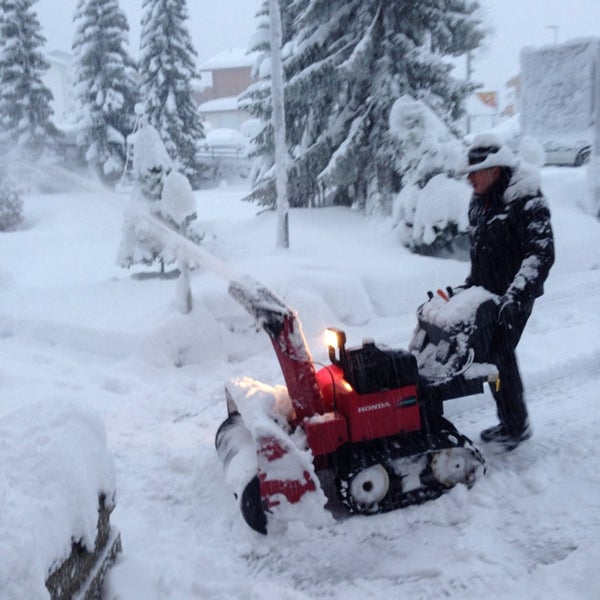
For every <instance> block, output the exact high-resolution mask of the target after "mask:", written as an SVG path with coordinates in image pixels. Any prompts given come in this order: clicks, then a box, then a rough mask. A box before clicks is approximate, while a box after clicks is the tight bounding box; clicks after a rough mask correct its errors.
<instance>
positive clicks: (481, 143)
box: [461, 133, 517, 173]
mask: <svg viewBox="0 0 600 600" xmlns="http://www.w3.org/2000/svg"><path fill="white" fill-rule="evenodd" d="M516 165H517V157H516V156H515V155H514V154H513V152H512V150H511V149H510V148H509V147H508V146H507V145H506V144H505V143H504V140H503V139H502V138H501V137H500V136H499V135H497V134H495V133H478V134H477V135H476V136H475V137H474V138H473V141H472V142H471V144H470V146H469V148H468V150H467V156H466V161H465V164H464V166H463V168H462V169H461V171H462V172H463V173H473V171H481V170H482V169H489V168H490V167H511V168H513V167H515V166H516Z"/></svg>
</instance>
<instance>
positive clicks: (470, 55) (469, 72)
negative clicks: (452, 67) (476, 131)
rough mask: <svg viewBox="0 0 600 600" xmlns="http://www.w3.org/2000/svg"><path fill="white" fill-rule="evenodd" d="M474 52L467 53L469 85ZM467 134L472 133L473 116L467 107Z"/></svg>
mask: <svg viewBox="0 0 600 600" xmlns="http://www.w3.org/2000/svg"><path fill="white" fill-rule="evenodd" d="M472 61H473V52H471V50H469V51H468V52H467V83H468V82H469V81H471V75H472V74H473V66H472ZM466 130H467V133H471V115H470V114H469V107H468V106H467V124H466Z"/></svg>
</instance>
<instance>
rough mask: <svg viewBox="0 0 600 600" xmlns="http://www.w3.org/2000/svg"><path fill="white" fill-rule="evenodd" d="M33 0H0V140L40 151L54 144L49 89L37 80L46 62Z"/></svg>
mask: <svg viewBox="0 0 600 600" xmlns="http://www.w3.org/2000/svg"><path fill="white" fill-rule="evenodd" d="M34 3H35V0H0V145H1V146H3V147H4V150H5V151H6V150H11V151H15V150H17V151H24V152H26V153H28V154H29V155H30V156H33V157H39V156H40V155H41V154H42V153H43V151H44V150H46V149H48V148H51V147H52V146H53V141H54V139H55V137H56V135H57V133H58V132H57V130H56V128H55V126H54V124H53V123H52V121H51V116H52V108H51V106H50V102H51V100H52V93H51V92H50V90H49V89H48V88H47V87H46V86H45V85H44V84H43V83H42V76H43V75H44V73H45V72H46V71H47V70H48V68H49V64H48V62H47V61H46V59H45V58H44V56H43V54H42V47H43V45H44V43H45V42H46V40H45V38H44V37H43V36H42V35H41V33H40V31H41V27H40V23H39V21H38V18H37V14H36V13H35V11H34V10H33V5H34Z"/></svg>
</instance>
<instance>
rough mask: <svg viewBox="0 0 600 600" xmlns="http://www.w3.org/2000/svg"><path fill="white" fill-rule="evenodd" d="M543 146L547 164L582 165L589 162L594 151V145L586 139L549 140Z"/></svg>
mask: <svg viewBox="0 0 600 600" xmlns="http://www.w3.org/2000/svg"><path fill="white" fill-rule="evenodd" d="M543 146H544V151H545V153H546V163H545V164H547V165H568V166H572V167H581V166H582V165H585V164H586V163H588V162H589V160H590V155H591V153H592V147H591V146H590V144H589V142H587V141H585V140H578V141H576V142H575V143H565V142H559V141H555V140H548V141H546V142H544V144H543Z"/></svg>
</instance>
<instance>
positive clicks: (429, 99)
mask: <svg viewBox="0 0 600 600" xmlns="http://www.w3.org/2000/svg"><path fill="white" fill-rule="evenodd" d="M290 6H291V7H292V9H291V10H289V11H285V10H284V11H283V12H282V14H283V17H284V18H286V16H287V17H288V18H289V17H290V16H293V21H292V22H288V35H289V37H288V38H287V39H288V40H289V45H288V54H287V58H286V64H285V67H286V79H287V85H286V113H287V114H288V118H287V124H288V149H289V151H290V153H291V155H292V156H293V158H294V164H293V166H292V168H291V170H290V178H289V181H290V183H289V187H290V204H291V205H295V206H298V205H300V206H302V205H307V204H309V203H311V202H314V201H315V199H316V200H317V201H325V200H326V201H331V200H330V199H333V201H334V202H336V203H348V204H351V203H352V204H357V205H359V206H365V205H366V204H368V205H369V206H373V205H379V206H380V207H381V208H383V210H386V211H387V210H389V207H390V203H391V198H392V196H393V193H394V192H396V191H397V190H398V189H399V188H400V186H401V181H402V173H401V172H396V171H395V170H394V169H392V168H391V164H392V163H393V159H394V152H395V147H394V143H393V142H392V140H391V139H390V135H389V131H388V117H389V111H390V108H391V106H392V104H393V103H394V101H395V100H396V99H397V98H399V97H400V96H401V95H403V94H406V93H408V94H411V95H412V96H413V97H415V98H416V99H419V100H423V101H425V102H426V103H427V104H428V106H430V107H431V108H432V109H433V110H434V111H435V112H436V113H437V114H439V115H440V116H441V117H442V118H443V119H444V120H445V121H447V122H449V123H450V122H452V121H453V120H456V119H457V118H458V117H459V116H460V115H461V114H462V110H463V108H462V104H463V101H464V97H465V95H466V94H467V93H468V91H469V90H470V89H471V86H470V84H469V83H467V82H465V81H458V80H456V79H454V78H453V77H452V75H451V71H452V69H453V65H452V63H451V62H450V58H451V57H455V56H459V55H461V54H464V53H466V52H467V51H469V50H471V49H473V48H475V47H477V46H478V44H479V42H480V41H481V39H482V36H483V31H482V30H481V29H480V27H479V22H478V21H477V19H476V18H475V16H474V13H475V11H476V9H477V8H478V5H477V3H476V2H471V1H466V0H442V1H440V0H423V1H422V2H412V1H409V0H404V1H394V2H385V1H384V0H311V1H301V2H296V3H293V4H291V5H290ZM294 13H297V14H294ZM264 137H265V138H266V135H265V136H264ZM257 142H258V143H260V142H264V140H261V139H258V140H257ZM263 147H264V148H266V149H268V146H267V145H266V144H264V145H263ZM271 177H272V174H271V173H270V172H269V171H267V170H266V169H264V168H263V175H262V178H261V179H259V180H257V183H256V186H255V193H254V197H255V198H256V199H258V200H260V201H262V202H263V203H264V204H269V203H270V202H271V198H272V193H270V192H269V189H270V188H269V185H267V184H268V183H269V178H271ZM271 187H272V186H271ZM259 194H260V197H259V198H257V196H258V195H259Z"/></svg>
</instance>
